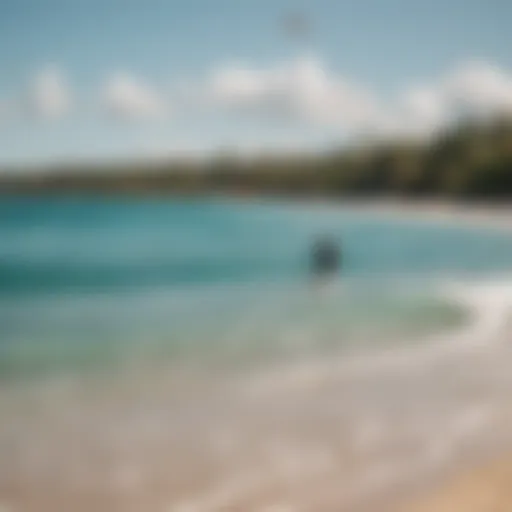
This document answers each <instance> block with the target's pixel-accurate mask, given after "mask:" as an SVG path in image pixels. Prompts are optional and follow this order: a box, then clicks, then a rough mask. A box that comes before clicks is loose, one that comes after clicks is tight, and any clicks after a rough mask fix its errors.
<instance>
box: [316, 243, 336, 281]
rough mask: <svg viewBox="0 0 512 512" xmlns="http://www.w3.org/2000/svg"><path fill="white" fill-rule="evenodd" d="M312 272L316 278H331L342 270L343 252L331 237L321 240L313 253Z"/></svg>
mask: <svg viewBox="0 0 512 512" xmlns="http://www.w3.org/2000/svg"><path fill="white" fill-rule="evenodd" d="M311 267H312V268H311V270H312V273H313V276H314V277H317V278H330V277H334V275H335V274H336V273H337V272H338V271H339V270H340V267H341V251H340V248H339V246H338V244H337V243H336V242H335V241H334V240H332V239H331V238H330V237H327V236H323V237H322V238H319V239H318V240H317V241H316V242H315V244H314V246H313V250H312V253H311Z"/></svg>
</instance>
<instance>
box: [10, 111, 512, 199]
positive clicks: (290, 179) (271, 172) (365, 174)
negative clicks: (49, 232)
mask: <svg viewBox="0 0 512 512" xmlns="http://www.w3.org/2000/svg"><path fill="white" fill-rule="evenodd" d="M73 191H78V192H81V191H82V192H107V193H135V194H140V193H146V192H147V193H166V194H167V193H178V194H184V193H212V192H219V193H230V194H231V193H232V194H277V195H298V196H311V195H315V196H329V197H336V196H340V197H341V196H366V197H368V196H389V195H392V196H405V197H450V198H467V199H470V198H478V199H487V198H489V199H508V198H511V197H512V119H510V118H506V119H497V120H494V121H492V122H487V123H481V122H479V123H464V124H460V125H458V126H457V127H454V128H452V129H450V130H447V131H445V132H443V133H440V134H438V135H437V136H436V137H435V138H432V139H430V140H429V141H423V142H411V141H410V140H405V139H403V140H396V141H394V142H387V143H383V142H381V143H376V142H375V143H370V142H368V141H367V142H366V143H363V142H360V143H359V144H357V145H350V146H349V147H344V148H341V149H339V150H332V151H330V152H325V153H322V154H295V155H286V156H285V155H281V156H265V155H263V154H262V155H259V156H254V157H252V158H240V157H237V156H236V155H235V154H232V153H230V152H229V151H227V152H224V153H223V154H220V155H217V156H216V157H213V158H211V159H210V160H208V161H203V162H201V163H199V162H197V161H195V162H194V161H187V160H182V161H179V162H178V161H173V162H167V163H160V164H158V165H157V164H151V165H150V164H148V163H133V164H123V165H122V166H117V168H113V167H111V166H107V167H100V166H95V167H87V166H84V167H82V168H79V167H76V166H75V167H74V168H73V169H69V168H61V169H58V170H57V169H49V170H47V171H46V172H39V173H32V174H27V173H15V172H12V173H8V172H4V173H2V177H0V192H3V193H16V192H73Z"/></svg>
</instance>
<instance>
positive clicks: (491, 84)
mask: <svg viewBox="0 0 512 512" xmlns="http://www.w3.org/2000/svg"><path fill="white" fill-rule="evenodd" d="M445 89H446V92H447V94H448V95H449V96H450V97H451V100H452V102H453V103H457V104H459V106H462V107H463V108H465V109H466V110H469V111H470V113H474V114H484V115H486V114H489V113H490V114H493V113H496V112H500V111H507V112H512V76H511V75H510V74H508V73H506V72H504V71H502V70H500V69H499V68H497V67H495V66H493V65H491V64H487V63H485V62H471V63H468V64H465V65H463V66H460V67H459V68H457V69H456V70H455V71H454V72H453V73H452V74H451V75H450V76H449V77H448V79H447V80H446V84H445Z"/></svg>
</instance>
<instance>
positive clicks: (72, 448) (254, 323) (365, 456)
mask: <svg viewBox="0 0 512 512" xmlns="http://www.w3.org/2000/svg"><path fill="white" fill-rule="evenodd" d="M324 235H327V236H330V237H332V238H334V239H335V240H336V241H337V242H338V243H339V244H340V246H341V247H342V254H343V264H342V269H341V272H340V274H339V276H338V277H337V278H336V280H334V281H333V282H332V283H329V284H328V286H326V287H318V286H316V285H315V283H314V282H312V280H311V276H310V273H309V270H310V267H309V263H310V262H309V258H310V252H311V248H312V245H313V243H314V242H315V240H316V239H317V238H318V237H319V236H324ZM0 240H1V244H0V385H1V388H0V415H1V417H2V422H1V424H0V506H2V505H3V503H4V502H5V503H6V505H5V506H6V507H7V508H6V510H11V508H8V505H9V506H12V510H23V511H32V510H34V511H37V512H45V511H46V510H48V511H59V510H76V511H79V510H84V511H85V510H97V511H102V510H109V511H110V510H122V511H134V512H138V511H139V510H140V511H142V510H144V511H149V510H155V511H156V510H158V511H160V510H162V511H164V510H165V511H176V512H180V511H182V510H195V511H199V510H201V511H211V512H214V511H216V510H234V511H236V510H240V511H251V510H254V511H256V510H291V511H294V510H306V511H307V510H311V511H324V510H325V511H330V510H333V511H334V510H339V507H340V506H341V505H343V506H344V507H345V508H344V510H349V511H350V510H359V509H357V506H359V505H361V506H363V505H364V506H366V507H367V508H365V509H364V510H373V509H372V508H371V499H380V498H376V496H378V495H377V494H375V493H377V492H380V491H384V490H387V491H389V489H390V488H392V487H393V485H394V484H396V485H398V484H399V483H400V485H402V484H403V482H404V481H406V480H407V479H410V478H412V477H413V476H414V475H416V476H418V475H420V476H421V475H423V476H421V477H420V476H418V478H419V479H420V480H421V479H423V480H421V481H425V478H426V476H425V475H427V474H430V473H429V472H430V471H431V470H432V471H434V468H437V467H441V466H442V467H445V466H447V465H449V463H452V462H453V461H456V460H459V461H460V460H461V457H467V456H468V453H469V452H470V451H471V453H473V452H474V451H475V450H476V449H477V448H478V447H482V449H483V448H484V447H485V449H486V450H487V449H489V447H490V444H492V446H493V447H494V448H495V447H496V446H495V445H496V444H497V443H498V441H499V442H500V443H501V442H505V439H509V437H510V432H511V431H512V428H509V427H512V421H509V420H510V419H511V418H509V416H506V414H505V412H504V411H506V410H507V409H506V408H503V407H502V405H503V404H506V403H510V400H511V399H512V377H511V375H512V372H511V371H510V365H509V361H510V360H511V356H512V353H511V352H512V351H511V350H510V348H509V346H508V342H507V340H508V339H509V336H510V335H511V333H512V322H511V321H510V320H511V318H512V317H511V311H512V285H511V283H512V280H511V279H512V235H511V234H510V233H507V232H504V231H499V230H497V229H496V230H493V229H490V228H487V227H476V226H475V227H472V226H467V225H461V224H457V223H455V222H452V223H445V224H443V223H441V222H434V221H429V220H422V221H420V220H417V219H412V218H409V217H408V216H407V214H406V213H404V214H402V215H391V214H389V215H387V214H384V213H382V214H377V213H375V212H366V213H365V212H364V211H362V210H360V209H358V210H354V209H351V208H349V207H344V205H343V204H339V205H333V204H328V205H327V204H305V203H296V202H284V201H274V200H265V201H256V200H251V201H248V200H247V201H241V200H226V199H220V198H210V199H204V198H202V199H192V198H183V199H158V200H157V199H132V198H130V199H128V198H117V199H112V198H98V197H44V198H34V197H11V198H3V199H2V200H1V201H0ZM504 414H505V416H504ZM507 414H508V413H507ZM493 443H494V444H493ZM469 446H471V450H469V448H468V447H469ZM500 446H501V445H500ZM283 478H284V479H285V480H286V486H285V487H283V485H284V484H283ZM315 479H316V480H315ZM341 481H342V482H344V484H343V485H340V483H339V482H341ZM315 482H316V483H315ZM283 489H285V490H283ZM314 489H319V491H318V493H317V494H315V492H313V490H314ZM320 490H321V491H320ZM387 491H386V492H387ZM372 493H373V494H372ZM372 497H373V498H372ZM183 503H184V504H183ZM283 503H284V504H283ZM299 504H300V507H299ZM358 504H359V505H358ZM260 505H261V506H260ZM272 506H274V507H275V508H274V509H272V508H271V507H272ZM279 506H281V508H279ZM369 506H370V508H368V507H369ZM187 507H188V508H187ZM194 507H195V508H194ZM265 507H267V508H265ZM268 507H270V508H268ZM276 507H277V508H276ZM361 510H362V509H361ZM375 510H382V509H381V508H375Z"/></svg>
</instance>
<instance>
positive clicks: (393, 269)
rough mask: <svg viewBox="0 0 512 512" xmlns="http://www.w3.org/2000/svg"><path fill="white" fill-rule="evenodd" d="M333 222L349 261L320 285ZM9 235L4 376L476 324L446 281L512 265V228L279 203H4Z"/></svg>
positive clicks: (3, 232)
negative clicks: (313, 257) (318, 252)
mask: <svg viewBox="0 0 512 512" xmlns="http://www.w3.org/2000/svg"><path fill="white" fill-rule="evenodd" d="M324 233H327V234H329V235H331V236H334V237H336V238H337V239H338V240H339V241H340V242H342V243H343V248H344V268H343V278H342V279H341V280H340V282H339V283H337V285H336V286H334V287H333V288H332V289H331V290H329V291H328V293H326V294H322V295H318V294H317V293H316V292H314V291H313V290H312V289H311V287H310V286H309V282H308V273H307V269H308V251H309V248H310V247H311V243H312V241H313V240H314V239H315V238H316V237H317V236H318V235H322V234H324ZM0 237H1V240H2V244H1V245H0V350H1V358H0V371H1V372H2V374H3V375H13V374H14V375H27V374H30V375H34V374H39V373H40V372H53V371H55V370H57V369H63V368H75V367H76V365H77V364H79V365H85V366H89V365H91V364H92V365H93V366H97V365H101V364H103V363H108V364H110V363H113V362H115V361H119V360H120V359H122V358H123V357H126V356H127V355H128V354H129V355H130V356H133V357H135V358H137V357H150V358H161V357H164V356H165V358H169V359H171V360H172V359H173V358H174V359H176V360H178V359H179V358H184V357H185V358H189V359H191V360H199V359H201V358H206V360H208V361H212V360H213V359H218V360H224V361H227V360H230V361H235V362H239V361H242V360H244V361H259V360H265V359H267V358H276V357H290V355H295V354H296V353H298V352H300V351H311V350H315V351H327V350H331V349H333V348H339V347H345V346H346V347H350V348H351V349H352V348H354V347H356V348H357V347H359V346H361V345H365V346H367V345H369V346H372V345H378V344H385V343H399V342H404V343H409V342H411V340H417V339H418V340H419V339H420V338H421V337H422V336H423V335H425V334H429V333H433V332H439V331H443V330H446V329H448V328H452V327H456V326H458V325H460V324H461V323H462V322H464V320H465V312H464V311H462V310H461V309H460V308H459V307H458V306H456V305H455V304H452V303H451V302H450V300H449V299H448V298H447V297H446V296H445V295H444V294H443V286H444V284H445V283H446V281H447V280H448V279H450V280H453V279H454V278H456V279H468V278H476V277H478V278H479V279H482V278H483V279H485V278H486V277H494V276H496V275H498V276H499V275H506V274H507V273H510V271H511V270H512V238H511V237H509V236H506V235H504V234H503V233H499V232H490V231H486V230H482V229H469V228H462V227H457V226H441V225H436V224H434V223H432V224H427V223H421V224H420V223H415V222H412V221H410V222H409V221H407V220H405V221H400V222H398V221H397V220H396V219H393V218H386V217H385V216H375V215H374V216H372V215H370V214H361V213H356V212H354V211H350V210H343V209H335V208H327V207H318V206H307V205H298V204H287V203H278V202H261V203H258V202H251V203H249V202H247V203H244V202H236V201H223V200H217V199H210V200H204V199H202V200H192V199H190V200H188V199H182V200H167V199H165V200H163V199H162V200H135V199H130V200H128V199H123V200H121V199H115V200H114V199H99V198H87V197H84V198H44V199H42V198H38V199H35V198H11V199H2V201H1V202H0Z"/></svg>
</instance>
